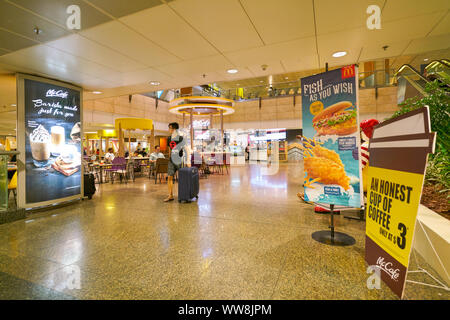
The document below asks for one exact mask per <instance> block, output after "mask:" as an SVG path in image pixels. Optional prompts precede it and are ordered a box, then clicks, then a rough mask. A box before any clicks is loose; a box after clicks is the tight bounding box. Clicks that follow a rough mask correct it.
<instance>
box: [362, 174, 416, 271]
mask: <svg viewBox="0 0 450 320" xmlns="http://www.w3.org/2000/svg"><path fill="white" fill-rule="evenodd" d="M368 183H369V185H368V195H367V220H366V234H367V236H369V237H370V238H371V239H372V240H373V241H374V242H375V243H376V244H377V245H379V246H380V247H382V248H383V249H384V250H385V251H386V252H387V253H388V254H389V255H391V256H392V257H393V258H395V259H396V260H397V261H398V262H400V263H401V264H402V265H403V266H405V267H407V266H408V261H409V253H410V252H411V245H412V240H413V234H414V228H415V224H416V216H417V208H418V206H419V202H420V196H421V193H422V183H423V175H422V174H417V173H410V172H405V171H397V170H390V169H383V168H376V167H369V179H368Z"/></svg>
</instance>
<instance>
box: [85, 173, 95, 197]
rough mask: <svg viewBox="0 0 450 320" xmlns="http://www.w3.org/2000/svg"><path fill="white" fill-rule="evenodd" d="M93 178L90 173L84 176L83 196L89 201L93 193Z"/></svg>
mask: <svg viewBox="0 0 450 320" xmlns="http://www.w3.org/2000/svg"><path fill="white" fill-rule="evenodd" d="M95 191H96V190H95V177H94V175H93V174H92V173H85V174H84V196H85V197H88V198H89V200H90V199H92V196H93V195H94V193H95Z"/></svg>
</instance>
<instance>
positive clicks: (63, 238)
mask: <svg viewBox="0 0 450 320" xmlns="http://www.w3.org/2000/svg"><path fill="white" fill-rule="evenodd" d="M301 172H302V168H301V165H300V164H284V165H281V167H280V170H279V171H278V172H277V173H276V174H275V175H270V176H266V175H262V174H261V168H260V167H259V166H258V165H251V166H246V167H235V168H233V169H232V170H231V173H230V174H228V175H223V176H220V175H213V176H210V178H208V179H201V192H200V199H199V201H198V202H193V203H190V204H179V203H178V202H177V201H174V202H171V203H163V202H162V200H163V199H164V197H165V196H166V192H167V191H166V190H167V187H166V185H165V184H163V185H160V184H158V185H155V184H154V181H152V180H148V178H145V177H142V178H138V179H137V180H136V181H135V182H134V183H128V184H119V183H116V184H114V185H111V184H104V185H102V186H100V187H99V190H98V191H97V194H96V195H95V196H94V199H93V200H91V201H87V200H86V201H80V202H77V203H76V204H74V205H70V206H66V207H63V208H58V209H54V210H51V211H48V212H43V213H36V214H33V215H31V216H30V217H29V218H28V219H27V220H22V221H17V222H14V223H9V224H4V225H0V289H1V290H0V298H1V299H73V298H75V299H396V297H395V296H394V295H393V294H392V293H391V291H390V290H389V289H388V288H387V287H386V286H385V285H384V284H382V287H381V289H380V290H369V289H367V286H366V281H367V277H368V274H366V264H365V262H364V228H365V224H364V222H360V221H354V220H348V219H344V218H343V217H342V216H337V217H336V219H335V220H336V227H337V230H338V231H342V232H345V233H347V234H349V235H351V236H353V237H354V238H355V239H356V244H355V245H353V246H350V247H331V246H327V245H324V244H321V243H318V242H316V241H314V240H313V239H312V238H311V234H312V233H313V232H314V231H317V230H326V229H327V227H328V225H329V216H327V215H320V214H315V213H314V212H313V209H312V207H311V206H310V205H307V204H304V203H302V202H301V201H300V200H299V199H298V198H297V196H296V193H297V192H298V191H300V185H301V182H302V176H301ZM418 259H419V258H418ZM415 261H416V260H414V261H413V263H416V262H415ZM419 263H420V265H421V266H424V265H425V264H424V262H419ZM414 276H415V280H417V279H418V277H420V275H414ZM423 280H426V281H428V282H430V281H429V280H427V279H423ZM449 298H450V296H449V293H448V292H446V291H444V290H441V289H435V288H431V287H426V286H421V285H416V284H412V283H408V284H407V286H406V299H449Z"/></svg>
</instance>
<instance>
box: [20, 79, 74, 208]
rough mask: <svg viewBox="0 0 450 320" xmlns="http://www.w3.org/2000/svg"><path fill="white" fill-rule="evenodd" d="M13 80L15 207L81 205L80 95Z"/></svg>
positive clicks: (60, 85) (68, 88) (61, 86)
mask: <svg viewBox="0 0 450 320" xmlns="http://www.w3.org/2000/svg"><path fill="white" fill-rule="evenodd" d="M16 78H17V142H18V151H20V154H19V156H18V161H17V166H18V203H19V207H21V208H36V207H42V206H49V205H54V204H56V203H61V202H64V201H69V200H75V199H81V198H82V197H83V179H82V177H83V167H82V166H81V160H82V156H81V155H82V152H81V151H82V150H81V138H82V136H83V131H82V116H81V115H82V101H83V97H82V94H83V93H82V89H81V88H80V87H76V86H73V85H70V84H67V83H64V82H60V81H54V80H50V79H46V78H42V77H36V76H29V75H24V74H18V75H17V77H16Z"/></svg>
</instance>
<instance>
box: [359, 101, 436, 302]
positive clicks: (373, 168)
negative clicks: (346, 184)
mask: <svg viewBox="0 0 450 320" xmlns="http://www.w3.org/2000/svg"><path fill="white" fill-rule="evenodd" d="M434 141H435V134H434V133H431V132H430V124H429V115H428V108H427V107H425V108H421V109H419V110H417V111H412V112H409V113H407V114H404V115H403V116H400V117H398V118H396V119H393V120H388V121H385V122H383V123H381V124H380V125H378V126H377V127H375V130H374V134H373V138H372V139H371V140H370V146H369V152H370V163H369V165H370V166H369V180H368V181H369V185H368V195H367V212H366V213H367V217H366V261H367V263H368V264H369V265H370V266H375V267H376V268H378V270H379V271H380V276H381V279H382V280H383V281H384V282H385V283H386V284H387V285H388V286H389V287H390V288H391V289H392V290H393V292H394V293H395V294H397V295H398V296H399V297H400V298H401V297H402V296H403V292H404V285H405V280H406V273H407V270H408V265H409V256H410V252H411V246H412V243H413V237H414V230H415V225H416V217H417V210H418V206H419V203H420V197H421V194H422V185H423V180H424V172H425V168H426V163H427V156H428V153H430V152H433V150H434V143H435V142H434Z"/></svg>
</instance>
